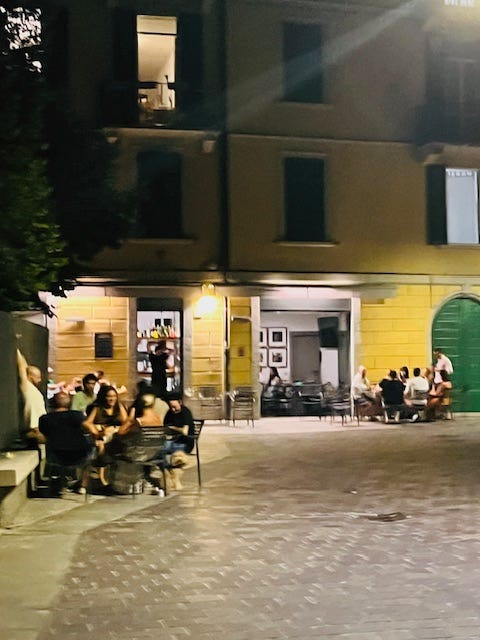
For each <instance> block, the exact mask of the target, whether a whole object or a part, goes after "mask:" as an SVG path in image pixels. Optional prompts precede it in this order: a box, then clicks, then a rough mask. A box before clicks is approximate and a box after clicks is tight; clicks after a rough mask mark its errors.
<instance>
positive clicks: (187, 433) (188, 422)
mask: <svg viewBox="0 0 480 640" xmlns="http://www.w3.org/2000/svg"><path fill="white" fill-rule="evenodd" d="M168 406H169V410H168V411H167V413H166V414H165V418H164V420H163V424H164V425H165V427H167V433H168V434H169V435H170V436H171V438H170V439H169V441H168V443H167V452H168V453H173V452H174V451H185V452H186V453H190V452H191V451H192V449H193V447H194V446H195V440H194V439H193V438H192V437H191V436H193V435H194V434H195V427H194V425H193V416H192V413H191V411H190V409H188V408H187V407H185V406H184V404H183V403H182V400H181V398H180V396H178V395H175V394H172V395H170V397H169V398H168Z"/></svg>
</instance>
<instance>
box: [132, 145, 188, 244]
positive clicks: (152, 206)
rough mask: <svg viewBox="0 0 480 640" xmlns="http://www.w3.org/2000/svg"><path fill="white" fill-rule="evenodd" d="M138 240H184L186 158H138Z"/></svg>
mask: <svg viewBox="0 0 480 640" xmlns="http://www.w3.org/2000/svg"><path fill="white" fill-rule="evenodd" d="M137 166H138V219H137V228H136V233H135V235H136V237H140V238H181V237H182V235H183V234H182V157H181V156H180V154H178V153H171V152H167V151H144V152H142V153H139V154H138V157H137Z"/></svg>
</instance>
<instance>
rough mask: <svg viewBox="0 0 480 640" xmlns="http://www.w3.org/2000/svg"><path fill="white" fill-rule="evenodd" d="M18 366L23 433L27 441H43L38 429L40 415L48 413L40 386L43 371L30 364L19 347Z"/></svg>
mask: <svg viewBox="0 0 480 640" xmlns="http://www.w3.org/2000/svg"><path fill="white" fill-rule="evenodd" d="M17 366H18V375H19V379H20V391H21V393H22V398H23V428H22V432H23V433H22V435H23V436H24V437H25V438H27V442H34V443H35V444H37V443H43V442H45V439H44V437H43V436H42V434H41V433H40V431H39V429H38V421H39V419H40V416H43V415H44V414H45V413H47V409H46V407H45V398H44V397H43V394H42V392H41V391H40V389H39V388H38V387H39V385H40V383H41V382H42V372H41V371H40V369H39V368H38V367H35V366H33V365H29V364H28V363H27V361H26V359H25V356H24V355H23V354H22V353H21V352H20V351H19V350H18V349H17Z"/></svg>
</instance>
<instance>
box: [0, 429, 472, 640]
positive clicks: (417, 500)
mask: <svg viewBox="0 0 480 640" xmlns="http://www.w3.org/2000/svg"><path fill="white" fill-rule="evenodd" d="M203 437H204V436H203V435H202V438H203ZM204 444H206V445H207V448H208V449H209V451H214V450H215V449H216V448H217V447H218V451H221V452H222V455H221V456H219V457H220V459H219V460H217V461H216V462H214V463H211V464H204V466H203V472H204V473H203V475H204V486H203V488H202V490H201V491H198V490H197V489H196V486H195V476H194V474H193V470H189V471H187V474H188V475H187V474H186V477H187V482H186V485H187V486H186V488H185V490H184V491H183V492H178V493H177V494H175V495H172V497H171V498H168V499H158V502H155V503H153V504H152V503H150V505H149V506H147V507H145V508H144V509H142V510H140V511H137V512H135V513H130V514H127V515H124V516H122V517H119V518H117V519H116V520H113V521H111V522H108V523H106V524H103V525H101V526H99V527H96V528H93V529H91V530H89V531H86V532H85V533H83V534H82V535H81V536H80V537H79V539H78V541H77V545H76V548H75V552H74V554H73V557H72V558H71V561H70V562H69V564H68V568H66V572H65V574H64V576H63V582H62V584H61V587H60V589H59V591H58V593H57V595H56V597H55V601H54V603H53V604H52V605H51V607H50V610H49V611H47V612H45V620H44V625H43V629H42V631H41V632H40V634H39V635H38V638H39V639H40V640H51V639H53V638H55V639H59V638H61V639H62V640H84V639H85V638H93V637H95V638H99V639H101V640H146V639H150V638H151V639H156V640H186V639H194V640H224V639H226V640H273V639H278V640H283V639H294V638H299V639H305V640H306V639H307V638H308V639H310V638H312V639H322V640H327V639H329V640H419V639H426V638H451V639H454V640H467V639H475V640H479V639H480V563H479V554H480V506H479V501H478V493H479V487H480V466H479V459H480V419H475V420H473V419H464V420H458V421H453V422H441V423H434V424H428V425H403V426H401V427H396V426H392V427H384V428H382V429H379V430H363V429H362V428H359V429H358V428H356V429H346V430H343V431H341V430H340V431H338V430H337V431H335V432H328V430H325V429H323V430H322V431H321V432H310V433H299V434H295V433H286V434H284V435H275V434H265V435H258V432H257V433H251V432H250V433H247V432H245V431H244V432H242V433H238V434H237V433H236V432H235V431H231V432H229V434H228V435H225V434H222V433H218V434H215V433H211V434H209V433H206V434H205V437H204ZM108 500H115V498H112V499H107V500H106V501H105V502H107V501H108ZM378 514H394V515H393V516H391V518H392V521H383V520H378V519H375V516H377V515H378ZM404 516H406V517H404ZM371 518H373V519H371ZM397 518H398V519H397ZM402 518H403V519H402ZM44 542H45V545H46V546H45V550H46V551H47V552H48V540H46V541H44ZM32 637H33V636H32ZM6 640H7V639H6ZM8 640H10V639H8Z"/></svg>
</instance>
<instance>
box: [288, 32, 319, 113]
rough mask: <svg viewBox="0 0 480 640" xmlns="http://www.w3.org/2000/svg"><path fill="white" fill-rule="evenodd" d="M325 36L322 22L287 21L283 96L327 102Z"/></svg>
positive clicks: (298, 100)
mask: <svg viewBox="0 0 480 640" xmlns="http://www.w3.org/2000/svg"><path fill="white" fill-rule="evenodd" d="M322 48H323V36H322V27H321V25H319V24H300V23H296V22H285V23H284V24H283V99H284V100H286V101H287V102H311V103H320V102H323V101H324V87H323V84H324V78H323V53H322Z"/></svg>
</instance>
